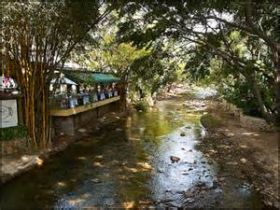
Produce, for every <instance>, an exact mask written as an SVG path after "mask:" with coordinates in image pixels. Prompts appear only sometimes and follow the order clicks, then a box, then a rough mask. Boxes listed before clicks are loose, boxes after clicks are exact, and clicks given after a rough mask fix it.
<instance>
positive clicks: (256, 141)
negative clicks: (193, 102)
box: [199, 101, 280, 209]
mask: <svg viewBox="0 0 280 210" xmlns="http://www.w3.org/2000/svg"><path fill="white" fill-rule="evenodd" d="M207 104H208V107H207V110H206V111H207V112H208V113H209V114H208V116H206V118H210V120H209V119H208V121H209V122H210V123H209V122H208V123H207V119H206V120H205V119H204V120H203V119H202V122H203V121H204V123H203V125H204V126H205V127H206V129H207V130H208V132H207V135H206V137H205V138H204V139H203V144H200V145H199V149H200V150H201V151H203V152H204V153H205V154H206V155H207V156H208V157H209V158H211V159H213V160H214V161H216V162H217V163H218V165H220V166H221V170H220V176H223V177H238V178H239V179H244V180H247V181H249V183H251V185H252V186H253V188H254V189H255V191H257V192H258V193H259V194H260V195H261V196H262V200H263V202H264V204H265V205H266V206H268V207H272V208H277V209H278V208H279V178H278V177H279V136H280V135H279V131H277V130H274V131H273V130H272V131H269V132H264V131H261V130H260V129H253V128H251V127H248V126H246V125H244V124H242V123H241V122H240V120H239V119H238V117H236V116H235V115H234V114H233V113H230V112H227V111H225V110H223V109H221V108H220V107H219V106H218V105H217V103H215V101H211V102H208V103H207ZM213 121H214V123H213ZM205 122H206V123H205ZM211 122H212V123H211ZM213 125H214V126H213ZM256 127H257V125H256Z"/></svg>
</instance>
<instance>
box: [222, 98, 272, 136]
mask: <svg viewBox="0 0 280 210" xmlns="http://www.w3.org/2000/svg"><path fill="white" fill-rule="evenodd" d="M217 106H218V108H219V109H222V110H223V111H225V112H228V113H230V114H232V116H234V117H235V118H236V119H238V120H239V121H240V125H241V126H242V127H246V128H250V129H252V130H256V131H273V130H274V126H273V125H271V124H268V123H267V122H266V121H265V120H264V119H262V118H258V117H252V116H248V115H245V114H243V112H242V110H241V109H240V108H238V107H237V106H236V105H234V104H231V103H229V102H227V101H226V100H224V99H221V100H219V101H218V104H217Z"/></svg>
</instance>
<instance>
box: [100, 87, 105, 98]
mask: <svg viewBox="0 0 280 210" xmlns="http://www.w3.org/2000/svg"><path fill="white" fill-rule="evenodd" d="M104 99H106V96H105V91H104V89H102V90H101V92H100V100H104Z"/></svg>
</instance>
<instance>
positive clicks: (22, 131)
mask: <svg viewBox="0 0 280 210" xmlns="http://www.w3.org/2000/svg"><path fill="white" fill-rule="evenodd" d="M0 137H1V138H0V139H1V141H8V140H13V139H20V138H26V137H27V129H26V128H25V127H24V126H21V125H20V126H17V127H10V128H1V129H0Z"/></svg>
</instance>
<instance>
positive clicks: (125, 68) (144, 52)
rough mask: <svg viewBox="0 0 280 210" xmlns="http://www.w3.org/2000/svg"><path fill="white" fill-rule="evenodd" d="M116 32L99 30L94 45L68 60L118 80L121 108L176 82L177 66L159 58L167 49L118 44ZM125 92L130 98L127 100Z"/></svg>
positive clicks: (174, 62) (170, 61)
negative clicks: (111, 73)
mask: <svg viewBox="0 0 280 210" xmlns="http://www.w3.org/2000/svg"><path fill="white" fill-rule="evenodd" d="M115 18H116V17H115ZM117 32H118V28H117V27H116V25H109V27H108V26H106V27H104V28H103V29H100V31H99V32H97V34H96V36H97V37H98V38H97V40H98V44H97V45H96V46H92V47H91V48H90V49H88V50H84V51H83V53H81V52H80V51H77V52H74V53H73V55H72V58H73V59H74V60H75V61H76V62H77V63H79V64H81V65H82V66H85V67H87V68H88V69H93V70H95V71H103V72H104V71H105V72H106V71H107V72H113V73H115V74H117V75H118V76H119V77H120V78H121V82H120V84H121V85H122V89H123V92H122V95H121V99H122V101H123V103H124V105H125V101H126V99H127V97H130V99H132V98H135V95H138V94H139V96H140V97H144V96H151V95H152V94H153V93H155V92H157V91H158V90H159V88H160V87H163V86H165V85H167V84H171V83H173V82H175V81H177V79H178V74H179V71H177V70H178V69H180V68H179V66H178V62H177V61H176V59H175V60H174V59H172V58H167V57H165V56H163V54H164V53H166V51H168V50H170V49H168V48H166V49H162V48H157V49H155V48H152V47H149V46H142V47H136V46H133V45H132V43H131V42H122V41H121V40H118V39H117V36H116V35H117ZM88 48H89V46H88ZM181 72H182V68H181ZM128 90H130V93H131V94H130V96H127V92H128ZM135 93H136V94H135ZM137 93H138V94H137Z"/></svg>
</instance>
